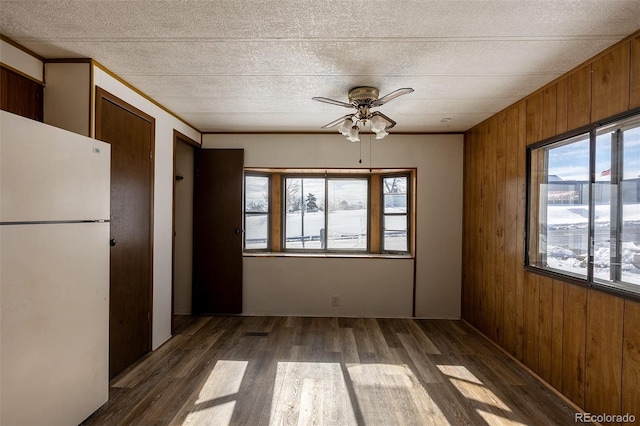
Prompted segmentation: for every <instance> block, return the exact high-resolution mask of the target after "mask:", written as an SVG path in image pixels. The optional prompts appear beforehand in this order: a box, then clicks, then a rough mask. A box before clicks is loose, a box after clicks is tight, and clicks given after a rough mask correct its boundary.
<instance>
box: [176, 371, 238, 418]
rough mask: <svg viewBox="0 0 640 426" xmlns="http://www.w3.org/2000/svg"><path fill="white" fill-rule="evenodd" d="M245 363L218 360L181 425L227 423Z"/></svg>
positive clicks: (233, 407)
mask: <svg viewBox="0 0 640 426" xmlns="http://www.w3.org/2000/svg"><path fill="white" fill-rule="evenodd" d="M247 365H248V362H247V361H228V360H220V361H218V362H217V363H216V365H215V367H214V368H213V370H211V373H210V374H209V377H208V378H207V381H206V382H205V384H204V386H203V387H202V390H201V391H200V394H199V395H198V399H197V400H196V401H195V405H194V407H193V409H192V410H191V412H190V413H189V414H188V415H187V417H186V419H185V421H184V422H183V425H199V424H216V425H228V424H229V423H230V421H231V418H232V416H233V411H234V409H235V405H236V400H237V398H238V391H239V390H240V384H241V383H242V379H243V378H244V374H245V371H246V369H247Z"/></svg>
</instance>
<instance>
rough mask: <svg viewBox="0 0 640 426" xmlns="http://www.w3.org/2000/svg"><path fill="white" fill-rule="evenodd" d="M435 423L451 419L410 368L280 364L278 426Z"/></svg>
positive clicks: (274, 410)
mask: <svg viewBox="0 0 640 426" xmlns="http://www.w3.org/2000/svg"><path fill="white" fill-rule="evenodd" d="M416 413H418V414H416ZM434 418H435V419H441V420H444V419H445V417H444V415H443V413H442V411H441V410H440V409H439V408H438V406H437V405H436V404H435V402H434V401H433V400H431V398H430V397H429V395H428V394H427V392H426V391H425V390H424V388H423V387H422V386H421V384H420V382H419V380H418V378H417V377H416V376H415V375H414V374H413V372H412V371H411V369H410V368H409V367H407V366H406V365H394V364H360V363H349V364H346V365H344V364H340V363H313V362H279V363H278V366H277V373H276V379H275V383H274V392H273V399H272V405H271V419H270V422H269V423H270V424H272V425H280V424H332V425H334V424H340V425H355V424H360V423H364V424H367V425H369V424H372V425H376V424H379V425H382V424H384V425H388V424H426V423H428V422H429V421H433V419H434Z"/></svg>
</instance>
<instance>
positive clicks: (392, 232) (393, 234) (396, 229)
mask: <svg viewBox="0 0 640 426" xmlns="http://www.w3.org/2000/svg"><path fill="white" fill-rule="evenodd" d="M408 185H409V179H408V177H407V176H388V177H387V176H385V177H383V178H382V229H383V238H382V250H383V251H385V252H407V251H409V241H408V239H407V237H408V233H407V230H408V229H409V215H408V207H409V202H408V197H407V189H408Z"/></svg>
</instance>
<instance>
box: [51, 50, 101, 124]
mask: <svg viewBox="0 0 640 426" xmlns="http://www.w3.org/2000/svg"><path fill="white" fill-rule="evenodd" d="M44 72H45V76H46V79H47V84H46V86H45V88H44V122H45V123H47V124H51V125H52V126H56V127H60V128H61V129H66V130H69V131H70V132H74V133H78V134H80V135H83V136H91V133H90V131H91V130H90V129H91V117H90V112H91V91H92V90H93V87H91V64H90V63H58V62H52V63H48V64H45V71H44Z"/></svg>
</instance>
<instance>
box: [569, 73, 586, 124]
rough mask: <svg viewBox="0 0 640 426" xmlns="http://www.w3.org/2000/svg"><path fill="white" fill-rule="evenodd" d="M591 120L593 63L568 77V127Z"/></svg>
mask: <svg viewBox="0 0 640 426" xmlns="http://www.w3.org/2000/svg"><path fill="white" fill-rule="evenodd" d="M590 122H591V64H588V65H585V66H584V67H582V68H580V69H579V70H578V71H576V72H574V73H573V74H570V75H569V76H568V77H567V128H568V129H576V128H578V127H580V126H585V125H587V124H589V123H590Z"/></svg>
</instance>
